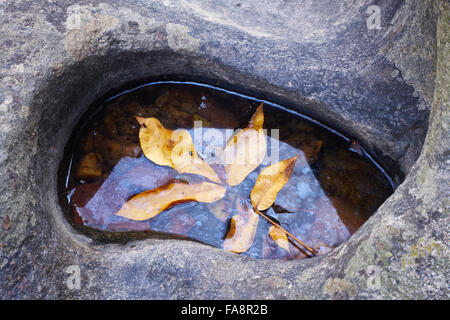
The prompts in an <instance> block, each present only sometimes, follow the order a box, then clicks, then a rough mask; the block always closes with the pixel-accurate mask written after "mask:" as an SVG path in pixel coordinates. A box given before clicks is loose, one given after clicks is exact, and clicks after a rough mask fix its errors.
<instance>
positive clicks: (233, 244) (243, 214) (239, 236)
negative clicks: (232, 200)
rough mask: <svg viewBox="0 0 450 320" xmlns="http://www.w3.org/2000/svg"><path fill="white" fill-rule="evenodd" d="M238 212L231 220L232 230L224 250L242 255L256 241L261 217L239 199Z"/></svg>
mask: <svg viewBox="0 0 450 320" xmlns="http://www.w3.org/2000/svg"><path fill="white" fill-rule="evenodd" d="M236 210H237V211H238V213H237V214H235V215H234V216H233V217H232V218H231V220H230V230H229V231H228V234H227V236H226V238H225V240H224V242H223V248H224V249H225V250H228V251H232V252H236V253H242V252H245V251H247V250H248V249H249V248H250V247H251V245H252V243H253V240H254V239H255V234H256V229H257V228H258V221H259V216H258V214H257V213H255V212H254V211H253V208H252V207H251V206H248V205H247V204H246V203H245V204H244V205H241V201H240V200H239V199H238V201H237V202H236Z"/></svg>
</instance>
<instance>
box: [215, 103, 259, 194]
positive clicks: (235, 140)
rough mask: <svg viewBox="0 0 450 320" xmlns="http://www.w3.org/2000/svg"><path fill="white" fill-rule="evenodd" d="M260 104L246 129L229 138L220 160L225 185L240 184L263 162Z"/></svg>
mask: <svg viewBox="0 0 450 320" xmlns="http://www.w3.org/2000/svg"><path fill="white" fill-rule="evenodd" d="M263 122H264V114H263V109H262V104H261V105H260V106H259V107H258V109H257V110H256V112H255V113H254V114H253V116H252V118H251V120H250V122H249V125H248V127H247V128H245V129H243V130H240V131H238V132H237V133H236V134H235V135H234V136H232V137H231V138H230V140H229V141H228V142H227V145H226V146H225V148H224V150H223V152H222V154H221V156H220V158H221V161H222V163H223V165H224V167H225V172H226V176H227V179H226V181H227V184H228V185H229V186H236V185H238V184H240V183H241V182H242V181H243V180H244V179H245V178H246V177H247V176H248V175H249V174H250V173H251V172H252V171H253V170H255V169H256V168H257V167H258V166H259V165H260V164H261V162H262V161H263V159H264V156H265V155H266V149H267V142H266V135H265V134H264V130H263V129H262V125H263Z"/></svg>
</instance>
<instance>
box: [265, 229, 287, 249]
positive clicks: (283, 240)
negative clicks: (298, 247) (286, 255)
mask: <svg viewBox="0 0 450 320" xmlns="http://www.w3.org/2000/svg"><path fill="white" fill-rule="evenodd" d="M269 235H270V237H271V238H272V239H273V241H275V242H276V244H278V245H279V246H280V247H281V248H283V249H284V250H286V251H287V252H289V240H288V237H287V235H286V233H285V232H284V231H283V230H281V229H280V228H279V227H277V226H271V227H270V229H269Z"/></svg>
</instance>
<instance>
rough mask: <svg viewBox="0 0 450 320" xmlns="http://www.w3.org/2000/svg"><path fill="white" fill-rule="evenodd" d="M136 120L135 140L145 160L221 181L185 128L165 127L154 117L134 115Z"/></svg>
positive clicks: (217, 181)
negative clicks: (137, 140) (137, 132)
mask: <svg viewBox="0 0 450 320" xmlns="http://www.w3.org/2000/svg"><path fill="white" fill-rule="evenodd" d="M136 120H137V121H138V122H139V124H140V125H141V126H142V127H141V129H140V131H139V141H140V144H141V147H142V151H143V152H144V155H145V156H146V157H147V158H148V159H150V160H151V161H153V162H155V163H156V164H159V165H161V166H169V167H171V168H174V169H175V170H177V171H178V172H179V173H192V174H198V175H202V176H204V177H206V178H208V179H209V180H211V181H214V182H216V183H221V181H220V179H219V177H217V175H216V173H215V172H214V170H213V169H212V168H211V167H210V166H209V165H208V164H207V163H206V162H205V161H203V160H202V159H201V158H200V157H199V156H198V154H197V152H196V151H195V148H194V142H193V141H192V137H191V135H190V134H189V132H188V131H187V130H184V129H178V130H169V129H166V128H164V126H163V125H162V124H161V122H159V120H158V119H156V118H142V117H136Z"/></svg>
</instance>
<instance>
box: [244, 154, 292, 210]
mask: <svg viewBox="0 0 450 320" xmlns="http://www.w3.org/2000/svg"><path fill="white" fill-rule="evenodd" d="M297 158H298V156H296V157H294V158H290V159H286V160H283V161H280V162H278V163H275V164H273V165H270V166H268V167H266V168H264V169H263V170H262V171H261V174H260V175H259V177H258V179H257V180H256V183H255V186H254V187H253V189H252V192H251V194H250V198H251V200H252V204H253V206H254V207H255V208H256V209H258V210H259V211H262V210H266V209H267V208H269V207H270V206H271V205H272V204H273V202H274V201H275V198H276V197H277V194H278V192H279V191H280V190H281V188H283V186H284V185H285V184H286V183H287V182H288V181H289V179H290V178H291V174H292V171H293V170H294V167H295V162H296V161H297Z"/></svg>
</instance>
